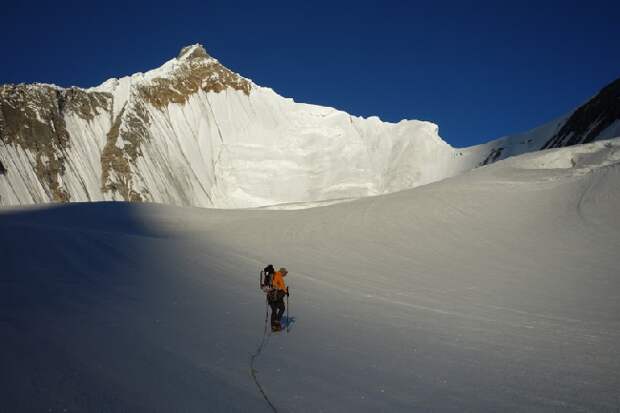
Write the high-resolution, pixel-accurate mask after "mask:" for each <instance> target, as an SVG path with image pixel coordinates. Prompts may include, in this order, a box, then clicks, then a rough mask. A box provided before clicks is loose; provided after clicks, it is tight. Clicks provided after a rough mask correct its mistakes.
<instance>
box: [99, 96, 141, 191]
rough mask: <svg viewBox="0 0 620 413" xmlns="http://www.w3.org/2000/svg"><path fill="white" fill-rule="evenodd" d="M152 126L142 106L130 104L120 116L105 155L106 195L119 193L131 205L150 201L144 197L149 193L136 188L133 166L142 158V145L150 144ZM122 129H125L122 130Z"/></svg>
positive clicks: (102, 167) (103, 163)
mask: <svg viewBox="0 0 620 413" xmlns="http://www.w3.org/2000/svg"><path fill="white" fill-rule="evenodd" d="M128 108H129V109H128ZM149 123H150V120H149V116H148V112H147V111H146V108H145V107H144V105H142V104H141V103H139V102H135V103H128V104H127V105H125V107H124V108H123V110H122V111H121V112H120V113H119V115H118V116H117V118H116V120H115V121H114V124H113V125H112V128H111V129H110V131H109V132H108V134H107V142H106V145H105V147H104V148H103V151H102V153H101V171H102V176H101V182H102V187H101V190H102V191H103V192H112V193H118V194H120V195H121V196H122V197H123V199H124V200H126V201H130V202H142V201H145V200H146V199H145V198H144V196H145V195H148V193H145V194H141V193H139V192H137V191H136V190H135V189H134V188H133V175H132V169H131V165H132V164H135V163H136V160H137V159H138V157H139V156H142V151H141V145H143V144H145V143H146V142H147V141H148V140H149V131H148V126H149ZM121 125H123V126H124V127H123V128H122V130H121ZM119 138H120V141H121V142H122V145H120V146H119V144H118V142H119Z"/></svg>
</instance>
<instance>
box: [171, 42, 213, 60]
mask: <svg viewBox="0 0 620 413" xmlns="http://www.w3.org/2000/svg"><path fill="white" fill-rule="evenodd" d="M208 57H209V54H208V53H207V51H206V50H205V48H204V47H203V46H202V45H201V44H200V43H196V44H192V45H190V46H185V47H184V48H182V49H181V51H180V52H179V55H178V56H177V59H178V60H191V59H206V58H208Z"/></svg>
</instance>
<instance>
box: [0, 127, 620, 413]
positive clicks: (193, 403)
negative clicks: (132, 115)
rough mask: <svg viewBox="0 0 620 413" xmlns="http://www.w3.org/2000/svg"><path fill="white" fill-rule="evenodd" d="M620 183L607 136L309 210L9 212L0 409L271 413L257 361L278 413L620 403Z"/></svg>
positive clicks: (1, 221) (130, 207)
mask: <svg viewBox="0 0 620 413" xmlns="http://www.w3.org/2000/svg"><path fill="white" fill-rule="evenodd" d="M619 179H620V139H616V140H612V141H605V142H597V143H594V144H589V145H577V146H573V147H571V148H561V149H551V150H549V151H545V152H537V153H531V154H527V155H522V156H519V157H513V158H511V159H509V160H506V161H501V162H497V163H495V164H493V165H490V166H489V167H485V168H478V169H476V170H474V171H471V172H468V173H465V174H462V175H460V176H457V177H453V178H450V179H446V180H444V181H442V182H437V183H433V184H431V185H427V186H423V187H419V188H415V189H412V190H406V191H401V192H398V193H393V194H389V195H383V196H377V197H370V198H365V199H360V200H356V201H352V202H348V203H341V204H337V205H332V206H327V207H321V208H312V209H305V210H300V211H261V210H215V209H202V208H178V207H172V206H167V205H145V204H136V203H86V204H71V205H58V206H51V207H40V206H38V207H34V208H33V207H28V208H20V209H8V208H4V209H1V210H0V257H1V261H0V262H1V271H0V283H1V285H2V288H0V365H1V366H2V368H1V369H0V386H1V388H2V392H3V393H2V394H3V396H2V400H1V402H0V403H1V407H2V410H3V411H8V412H30V411H32V412H38V411H50V410H51V411H63V410H66V411H79V412H82V411H108V412H125V411H131V412H154V411H161V412H172V411H183V412H204V411H218V412H219V411H239V412H271V411H273V410H271V409H270V407H269V405H268V404H267V402H266V401H265V400H264V399H263V397H262V395H261V393H260V390H259V388H258V387H257V386H256V384H255V382H254V380H253V378H252V375H251V370H250V368H251V367H253V368H254V369H255V371H254V373H255V375H256V377H257V378H258V380H259V382H260V383H261V385H262V386H263V387H262V388H263V390H264V392H265V393H266V395H267V397H269V400H270V402H271V403H273V405H274V406H275V407H276V408H277V410H278V411H287V412H318V411H326V412H378V411H379V412H412V411H415V412H417V411H420V412H431V411H433V412H463V411H476V412H478V411H480V412H504V411H537V412H541V411H549V412H555V411H558V410H561V411H571V412H576V411H584V412H607V411H609V412H613V411H615V410H616V409H617V407H618V391H617V390H618V388H619V387H620V358H619V357H618V348H620V301H619V300H618V297H619V294H620V277H619V276H618V264H619V261H618V260H619V258H618V251H620V220H618V219H617V215H618V210H619V209H620V186H619V185H618V182H619ZM266 234H268V236H266ZM267 263H273V264H274V265H276V266H282V265H285V266H286V267H288V269H289V271H290V272H289V275H288V276H287V278H286V282H287V283H288V285H289V286H290V287H291V296H290V301H289V304H290V307H289V310H290V313H289V314H290V316H291V318H292V319H294V323H293V324H292V329H291V331H290V333H289V334H286V333H283V334H280V335H277V336H276V335H272V336H267V337H264V335H263V334H264V325H265V324H264V322H265V298H264V295H263V294H262V293H261V292H260V291H259V289H258V271H259V270H260V269H261V268H262V267H263V266H264V265H266V264H267ZM263 338H264V341H263ZM261 343H263V347H262V352H261V353H260V355H259V356H258V357H257V358H256V360H255V363H254V364H253V365H251V364H250V356H251V355H252V354H256V353H257V349H258V348H259V347H260V344H261Z"/></svg>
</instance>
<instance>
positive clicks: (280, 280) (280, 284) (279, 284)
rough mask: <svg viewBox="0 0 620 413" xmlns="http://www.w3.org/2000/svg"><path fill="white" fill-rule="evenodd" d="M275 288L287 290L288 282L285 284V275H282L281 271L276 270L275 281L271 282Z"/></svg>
mask: <svg viewBox="0 0 620 413" xmlns="http://www.w3.org/2000/svg"><path fill="white" fill-rule="evenodd" d="M271 284H272V285H273V288H275V289H276V290H282V291H286V284H284V277H282V273H281V272H280V271H276V273H275V274H273V281H272V282H271Z"/></svg>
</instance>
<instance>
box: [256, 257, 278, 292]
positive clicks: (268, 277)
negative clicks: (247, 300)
mask: <svg viewBox="0 0 620 413" xmlns="http://www.w3.org/2000/svg"><path fill="white" fill-rule="evenodd" d="M275 272H276V270H275V269H274V268H273V265H271V264H269V265H268V266H266V267H265V268H264V269H263V270H262V271H261V272H260V289H261V290H263V291H265V292H267V291H270V290H271V289H272V288H273V286H272V282H273V274H274V273H275Z"/></svg>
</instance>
